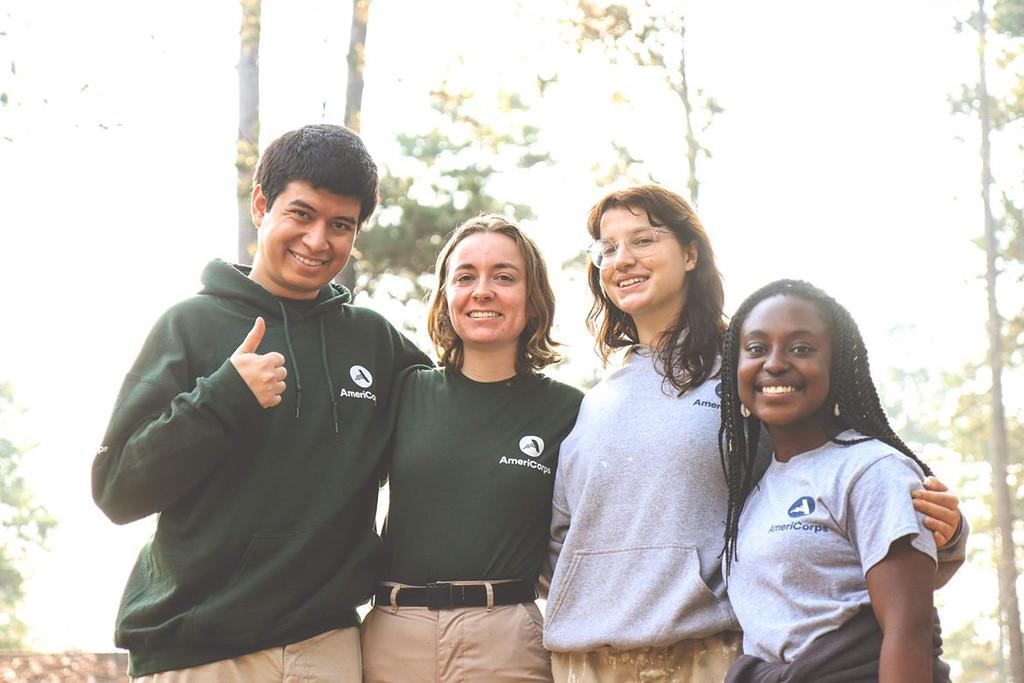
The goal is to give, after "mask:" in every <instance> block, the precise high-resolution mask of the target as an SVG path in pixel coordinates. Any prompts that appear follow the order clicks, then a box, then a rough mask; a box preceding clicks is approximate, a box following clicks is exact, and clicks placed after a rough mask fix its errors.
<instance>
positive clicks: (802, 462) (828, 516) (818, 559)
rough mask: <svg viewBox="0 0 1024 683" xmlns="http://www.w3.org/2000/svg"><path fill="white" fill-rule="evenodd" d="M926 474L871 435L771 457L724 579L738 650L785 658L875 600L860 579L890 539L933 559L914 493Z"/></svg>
mask: <svg viewBox="0 0 1024 683" xmlns="http://www.w3.org/2000/svg"><path fill="white" fill-rule="evenodd" d="M837 438H839V439H843V440H850V439H855V438H860V435H859V434H857V433H856V432H853V431H847V432H843V433H842V434H840V435H839V436H838V437H837ZM922 478H923V473H922V472H921V469H920V468H919V467H918V466H917V464H916V463H915V462H914V461H913V460H911V459H910V458H908V457H906V456H905V455H903V454H902V453H899V452H898V451H896V450H895V449H893V448H892V447H890V446H888V445H886V444H884V443H882V442H881V441H877V440H871V441H865V442H862V443H858V444H855V445H850V446H841V445H838V444H835V443H832V442H828V443H826V444H825V445H823V446H821V447H820V448H817V449H815V450H813V451H808V452H806V453H801V454H800V455H797V456H795V457H793V458H792V459H790V460H789V462H785V463H783V462H778V461H774V462H772V464H771V465H770V466H769V468H768V471H767V472H766V473H765V475H764V478H763V479H762V480H761V482H760V484H759V485H758V486H757V487H756V488H755V490H754V491H753V492H752V493H751V495H750V498H749V499H748V501H747V504H746V507H745V508H744V510H743V514H742V516H741V517H740V526H739V538H738V546H737V550H738V554H737V559H736V561H735V562H734V563H733V565H732V571H731V574H730V576H729V598H730V599H731V601H732V606H733V609H734V610H735V612H736V616H737V617H738V618H739V621H740V626H741V627H742V628H743V651H744V653H746V654H751V655H755V656H757V657H760V658H762V659H765V660H768V661H783V662H790V661H792V660H793V659H794V658H796V657H798V656H799V655H800V653H801V652H802V651H803V650H804V648H806V647H807V646H808V645H810V644H811V642H813V641H814V639H815V638H817V637H819V636H821V635H823V634H825V633H828V632H829V631H833V630H835V629H836V628H838V627H839V626H841V625H843V624H844V623H846V621H847V620H849V619H850V618H852V617H853V616H854V615H855V614H856V613H857V611H858V610H859V609H860V607H862V606H864V605H868V604H870V603H871V600H870V598H869V597H868V585H867V580H866V579H865V575H866V574H867V571H868V570H869V569H871V567H873V566H874V565H875V564H877V563H878V562H879V561H881V560H882V559H884V558H885V556H886V555H887V554H888V552H889V547H890V546H891V545H892V543H893V541H896V540H898V539H900V538H902V537H904V536H908V535H909V536H911V545H912V546H913V547H914V548H916V549H917V550H919V551H921V552H922V553H924V554H926V555H928V556H929V557H931V558H932V559H933V560H934V559H935V540H934V538H933V537H932V533H931V532H930V531H928V530H927V529H926V528H925V527H924V525H923V523H922V522H923V519H924V517H923V516H922V515H920V514H918V513H916V512H915V511H914V508H913V505H912V504H911V498H910V493H911V492H912V491H916V490H918V489H920V488H921V480H922Z"/></svg>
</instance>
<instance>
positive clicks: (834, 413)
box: [832, 401, 839, 417]
mask: <svg viewBox="0 0 1024 683" xmlns="http://www.w3.org/2000/svg"><path fill="white" fill-rule="evenodd" d="M832 414H833V415H835V416H836V417H839V401H836V407H835V408H833V409H832Z"/></svg>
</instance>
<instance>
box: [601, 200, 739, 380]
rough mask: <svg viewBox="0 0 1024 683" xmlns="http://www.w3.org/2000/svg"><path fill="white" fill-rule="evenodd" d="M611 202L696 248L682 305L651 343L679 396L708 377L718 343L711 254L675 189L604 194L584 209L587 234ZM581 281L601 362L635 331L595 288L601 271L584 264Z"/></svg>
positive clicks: (634, 339) (719, 304)
mask: <svg viewBox="0 0 1024 683" xmlns="http://www.w3.org/2000/svg"><path fill="white" fill-rule="evenodd" d="M617 207H625V208H626V209H628V210H629V211H630V213H633V214H636V215H638V216H641V215H645V214H646V216H647V219H648V221H650V224H651V225H654V226H658V227H663V228H667V229H669V230H671V231H672V234H673V235H674V236H675V238H676V240H678V241H679V244H680V245H682V246H683V247H684V248H685V247H689V246H691V245H694V246H696V248H697V265H696V267H695V268H694V269H693V270H692V271H690V272H689V273H687V275H686V302H685V304H684V306H683V309H682V310H681V311H680V313H679V317H678V318H677V319H676V322H675V323H674V324H673V325H672V326H671V327H669V329H667V330H664V331H663V332H662V333H661V336H660V337H659V339H657V340H655V344H654V347H655V353H656V358H657V361H658V365H659V370H660V372H661V374H662V375H663V376H664V377H665V380H666V382H668V383H670V384H671V385H672V386H673V387H674V388H675V390H676V391H677V392H678V393H679V394H680V395H682V394H683V392H685V391H686V390H687V389H690V388H692V387H696V386H699V385H700V384H703V383H704V382H705V381H706V380H707V379H708V378H709V377H711V375H712V373H713V372H714V368H715V361H716V359H717V358H718V355H719V352H720V351H721V348H722V335H723V333H724V332H725V329H726V319H725V315H724V314H723V307H724V306H725V292H724V287H723V285H722V274H721V273H720V272H718V267H717V266H716V265H715V253H714V251H713V250H712V249H711V242H710V240H708V235H707V232H705V231H704V226H703V225H702V224H701V222H700V219H699V218H698V217H697V214H696V213H694V211H693V208H692V207H691V206H690V205H689V204H688V203H687V202H686V200H685V199H683V198H682V197H680V196H679V195H678V194H676V193H675V192H670V191H669V190H666V189H664V188H662V187H659V186H657V185H638V186H636V187H631V188H628V189H625V190H616V191H614V192H610V193H609V194H607V195H605V196H604V197H603V198H602V199H601V200H600V201H598V202H597V203H596V204H594V206H593V208H592V209H591V210H590V217H589V218H588V220H587V229H588V230H589V232H590V236H591V237H593V238H594V239H595V240H596V239H600V238H601V218H602V217H603V216H604V214H605V212H607V211H609V210H610V209H614V208H617ZM587 282H588V283H589V284H590V292H591V294H593V295H594V304H593V306H591V308H590V313H589V314H588V315H587V328H588V329H589V330H590V333H591V334H593V335H594V339H595V343H596V346H597V352H598V354H599V355H600V356H601V360H602V361H604V363H605V364H607V363H608V358H609V356H611V354H612V353H613V352H614V351H615V350H616V349H620V348H623V347H626V346H633V345H635V344H638V343H639V336H638V334H637V330H636V324H635V323H634V322H633V318H631V317H630V316H629V315H628V314H626V313H624V312H623V311H621V310H619V309H618V308H617V307H616V306H615V304H613V303H612V300H611V299H610V298H608V295H607V294H605V292H604V290H603V289H601V271H600V269H599V268H597V267H595V266H594V264H593V263H588V264H587Z"/></svg>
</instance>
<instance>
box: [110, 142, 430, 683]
mask: <svg viewBox="0 0 1024 683" xmlns="http://www.w3.org/2000/svg"><path fill="white" fill-rule="evenodd" d="M376 202H377V168H376V165H375V164H374V162H373V160H372V159H371V158H370V156H369V154H368V153H367V151H366V148H365V147H364V146H363V143H362V141H361V140H360V139H359V138H358V136H356V135H355V134H354V133H352V132H351V131H349V130H347V129H345V128H341V127H337V126H328V125H316V126H307V127H305V128H302V129H300V130H297V131H293V132H290V133H286V134H285V135H283V136H281V137H280V138H278V139H277V140H275V141H274V142H273V143H271V144H270V146H269V147H268V148H267V150H266V152H265V153H264V155H263V158H262V159H261V160H260V163H259V166H258V168H257V171H256V178H255V186H254V188H253V193H252V215H253V221H254V222H255V224H256V226H257V228H258V234H259V241H258V248H257V252H256V255H255V258H254V260H253V266H252V268H251V270H250V269H249V268H246V267H244V266H235V265H230V264H228V263H225V262H223V261H213V262H212V263H210V264H209V265H208V266H207V267H206V269H205V271H204V272H203V276H202V282H203V289H202V290H201V291H200V292H199V294H197V295H196V296H193V297H191V298H189V299H186V300H185V301H182V302H180V303H178V304H177V305H175V306H173V307H171V309H170V310H168V311H167V312H166V313H164V314H163V316H161V317H160V319H159V320H158V321H157V323H156V324H155V326H154V327H153V330H152V332H151V333H150V335H149V337H148V339H147V340H146V343H145V345H144V346H143V348H142V351H141V353H140V354H139V357H138V359H137V360H136V361H135V364H134V365H133V367H132V369H131V370H130V372H129V373H128V376H127V377H126V378H125V381H124V384H123V386H122V388H121V392H120V394H119V396H118V398H117V403H116V405H115V406H114V411H113V416H112V417H111V420H110V424H109V426H108V428H107V432H106V436H105V437H104V441H103V445H102V446H101V447H100V449H99V452H98V453H97V455H96V459H95V462H94V463H93V478H92V486H93V497H94V498H95V500H96V502H97V504H98V505H99V506H100V508H102V509H103V511H104V512H105V513H106V514H107V516H109V517H110V519H112V520H113V521H114V522H116V523H118V524H123V523H127V522H131V521H134V520H136V519H141V518H143V517H146V516H147V515H150V514H153V513H158V514H159V520H158V523H157V529H156V533H155V535H154V537H153V539H152V540H151V541H150V542H149V543H147V544H146V546H145V547H144V548H143V549H142V551H141V553H140V554H139V558H138V561H137V562H136V564H135V567H134V569H133V570H132V573H131V576H130V578H129V579H128V585H127V587H126V588H125V591H124V595H123V597H122V599H121V605H120V609H119V611H118V617H117V629H116V635H115V642H116V643H117V645H118V646H119V647H124V648H127V649H128V650H129V651H130V653H131V666H130V671H129V673H130V674H131V675H132V676H135V677H141V678H142V680H146V681H170V682H172V683H181V682H183V681H236V680H237V681H246V682H249V681H257V682H259V681H284V680H285V679H286V678H287V679H288V680H300V679H301V680H303V681H321V680H322V681H350V680H351V681H358V680H360V676H361V664H360V660H359V640H358V631H357V629H356V625H357V622H358V618H357V615H356V612H355V607H356V605H359V604H360V603H362V602H364V601H365V600H366V599H367V597H368V596H369V595H370V592H371V589H372V587H373V585H374V583H375V581H376V579H377V578H378V577H377V559H378V545H379V539H378V537H377V534H376V532H375V530H374V514H375V511H376V502H377V482H378V480H379V476H380V474H381V468H382V462H381V461H382V457H383V453H384V448H385V445H386V443H387V440H388V436H389V431H390V417H389V415H388V412H389V403H390V400H389V399H390V397H389V390H390V387H391V379H392V376H393V375H394V374H395V373H396V372H397V371H399V370H401V369H403V368H405V367H408V366H410V365H414V364H423V363H429V360H428V359H427V357H426V356H424V355H423V354H422V353H421V352H420V351H419V350H417V349H416V348H415V347H414V346H413V345H412V344H411V343H410V342H409V341H408V340H407V339H405V338H404V337H403V336H402V335H401V334H400V333H399V332H397V331H396V330H395V329H394V328H393V327H392V326H391V325H390V324H388V323H387V322H386V321H385V320H384V319H383V318H382V317H381V316H380V315H378V314H376V313H374V312H372V311H370V310H367V309H364V308H358V307H355V306H351V305H349V303H348V302H349V299H350V295H349V292H348V291H347V290H345V289H343V288H339V287H336V286H334V285H333V284H331V280H333V278H334V277H335V276H336V275H337V274H338V273H339V272H340V271H341V269H342V268H343V267H344V265H345V263H346V262H347V261H348V258H349V254H350V253H351V250H352V244H353V241H354V239H355V237H356V234H357V233H358V231H359V227H360V226H361V225H362V224H363V222H364V221H365V220H366V219H367V217H368V216H369V215H370V214H371V213H372V212H373V210H374V208H375V206H376ZM158 673H159V676H155V674H158Z"/></svg>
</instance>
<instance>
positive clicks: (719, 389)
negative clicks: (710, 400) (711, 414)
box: [715, 382, 722, 398]
mask: <svg viewBox="0 0 1024 683" xmlns="http://www.w3.org/2000/svg"><path fill="white" fill-rule="evenodd" d="M715 396H717V397H718V398H722V383H721V382H719V383H718V384H716V385H715Z"/></svg>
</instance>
